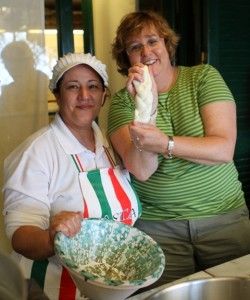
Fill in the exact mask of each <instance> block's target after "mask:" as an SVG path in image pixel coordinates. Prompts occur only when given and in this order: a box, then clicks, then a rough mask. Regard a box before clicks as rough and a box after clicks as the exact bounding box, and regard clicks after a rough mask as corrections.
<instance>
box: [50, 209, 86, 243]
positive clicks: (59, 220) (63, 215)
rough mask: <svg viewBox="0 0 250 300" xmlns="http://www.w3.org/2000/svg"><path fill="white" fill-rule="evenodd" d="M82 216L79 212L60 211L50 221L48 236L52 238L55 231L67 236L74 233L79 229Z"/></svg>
mask: <svg viewBox="0 0 250 300" xmlns="http://www.w3.org/2000/svg"><path fill="white" fill-rule="evenodd" d="M81 220H82V216H81V213H79V212H65V211H63V212H60V213H59V214H57V215H55V216H54V217H53V218H52V219H51V222H50V236H51V238H52V239H54V236H55V234H56V232H59V231H61V232H62V233H63V234H65V235H66V236H68V237H72V236H74V235H76V234H77V233H78V232H79V231H80V229H81Z"/></svg>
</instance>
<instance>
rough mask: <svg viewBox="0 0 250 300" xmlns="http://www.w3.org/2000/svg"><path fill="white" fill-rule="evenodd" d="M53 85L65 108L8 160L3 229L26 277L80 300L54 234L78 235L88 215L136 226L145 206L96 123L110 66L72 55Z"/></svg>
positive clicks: (54, 294) (56, 294) (53, 294)
mask: <svg viewBox="0 0 250 300" xmlns="http://www.w3.org/2000/svg"><path fill="white" fill-rule="evenodd" d="M49 87H50V90H51V91H52V92H53V93H54V95H55V97H56V101H57V103H58V107H59V110H58V113H57V114H56V116H55V119H54V121H53V122H52V123H51V124H50V125H49V126H47V127H45V128H43V129H41V130H40V131H38V132H36V133H35V134H33V135H32V136H31V137H29V138H28V139H27V140H26V141H25V142H24V143H22V144H21V145H20V146H19V147H18V148H17V149H16V150H15V151H14V152H13V153H11V154H10V155H9V157H8V158H7V159H6V160H5V164H4V166H5V169H4V172H5V184H4V189H3V191H4V215H5V226H6V233H7V235H8V237H9V238H10V239H11V242H12V246H13V249H14V250H15V253H16V257H17V259H18V261H19V262H20V265H21V267H22V270H23V272H24V275H25V277H26V278H30V277H32V278H35V279H36V281H37V282H38V283H39V284H40V286H41V287H42V288H44V290H45V292H46V294H47V296H48V297H49V298H50V299H59V298H60V299H74V297H75V299H77V297H78V290H76V288H75V286H74V284H73V282H72V281H71V279H70V278H69V275H68V274H67V271H66V270H65V269H63V268H62V267H61V266H60V265H58V263H57V262H56V259H55V256H54V247H53V241H54V236H55V234H56V232H58V231H61V232H63V233H64V234H65V235H67V236H73V235H75V234H76V233H77V232H78V231H79V229H80V225H81V219H82V218H88V217H95V218H107V219H112V220H116V221H119V222H123V223H125V224H129V225H133V224H134V222H135V221H136V219H137V218H138V217H139V216H140V214H141V206H140V203H139V201H138V198H137V195H136V194H135V193H134V190H133V189H132V187H131V185H130V181H129V176H128V173H127V171H126V170H123V169H121V168H120V167H118V166H116V163H115V160H114V156H113V153H112V151H111V148H110V147H109V145H108V143H107V141H106V139H105V138H104V136H103V135H102V133H101V131H100V129H99V127H98V125H97V124H96V122H95V121H94V120H95V119H96V118H97V117H98V114H99V111H100V109H101V107H102V105H103V103H104V101H105V98H106V95H107V87H108V75H107V73H106V66H105V65H104V64H103V63H102V62H101V61H99V60H98V59H97V58H96V57H95V56H92V55H91V54H83V53H80V54H79V53H77V54H76V53H69V54H67V55H65V56H64V57H62V58H60V59H59V60H58V62H57V64H56V65H55V67H54V69H53V77H52V79H51V80H50V85H49ZM97 178H98V179H97ZM93 181H95V182H94V184H93ZM117 189H119V191H122V193H117ZM100 190H101V191H103V192H102V193H98V191H100ZM100 194H102V196H100ZM119 195H122V196H119ZM49 271H51V272H50V273H49ZM69 293H71V294H72V293H73V296H72V295H70V294H69ZM62 294H63V295H64V296H63V297H64V298H61V297H62ZM65 297H66V298H65ZM72 297H73V298H72Z"/></svg>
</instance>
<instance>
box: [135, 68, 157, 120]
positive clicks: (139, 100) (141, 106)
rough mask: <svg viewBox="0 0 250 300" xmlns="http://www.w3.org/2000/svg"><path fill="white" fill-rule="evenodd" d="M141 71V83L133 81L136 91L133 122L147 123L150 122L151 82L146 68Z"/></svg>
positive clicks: (151, 103)
mask: <svg viewBox="0 0 250 300" xmlns="http://www.w3.org/2000/svg"><path fill="white" fill-rule="evenodd" d="M143 71H144V72H143V77H144V80H143V82H139V81H137V80H134V81H133V84H134V87H135V90H136V95H135V106H136V108H135V117H134V120H135V121H138V122H143V123H148V122H150V117H151V112H152V105H153V93H152V81H151V77H150V74H149V70H148V66H144V67H143Z"/></svg>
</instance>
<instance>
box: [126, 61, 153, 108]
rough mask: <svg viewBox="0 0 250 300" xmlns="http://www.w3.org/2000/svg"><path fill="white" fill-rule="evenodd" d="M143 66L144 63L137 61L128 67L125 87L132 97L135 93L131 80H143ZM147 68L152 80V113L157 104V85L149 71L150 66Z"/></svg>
mask: <svg viewBox="0 0 250 300" xmlns="http://www.w3.org/2000/svg"><path fill="white" fill-rule="evenodd" d="M143 67H144V65H143V64H142V63H138V64H135V65H134V66H132V67H131V68H129V69H128V79H127V82H126V88H127V91H128V92H129V94H130V95H131V96H132V97H135V95H136V89H135V86H134V83H133V81H134V80H137V81H139V82H143ZM148 69H149V73H150V77H151V81H152V94H153V105H152V112H151V114H154V113H155V112H156V110H157V105H158V91H157V85H156V82H155V80H154V76H153V74H152V72H151V68H150V66H149V67H148Z"/></svg>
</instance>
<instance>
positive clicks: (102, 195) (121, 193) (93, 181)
mask: <svg viewBox="0 0 250 300" xmlns="http://www.w3.org/2000/svg"><path fill="white" fill-rule="evenodd" d="M79 177H80V184H81V188H82V194H83V197H84V201H85V203H86V206H87V208H88V213H89V215H90V216H95V217H96V218H108V219H114V220H116V221H119V222H124V223H126V224H129V225H132V224H133V223H134V221H135V220H136V219H137V217H138V215H139V214H140V207H139V201H138V199H137V196H136V195H135V193H134V192H133V190H132V188H131V185H130V183H129V181H128V179H127V178H126V176H125V175H124V172H123V170H121V169H120V168H119V167H118V168H115V169H113V168H104V169H99V170H92V171H89V172H81V173H79Z"/></svg>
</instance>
